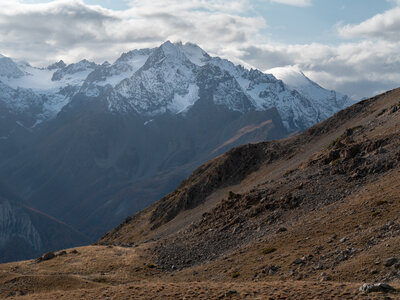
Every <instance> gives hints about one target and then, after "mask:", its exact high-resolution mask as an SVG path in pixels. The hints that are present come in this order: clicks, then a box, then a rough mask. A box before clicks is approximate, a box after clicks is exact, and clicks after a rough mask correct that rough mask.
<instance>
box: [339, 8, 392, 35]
mask: <svg viewBox="0 0 400 300" xmlns="http://www.w3.org/2000/svg"><path fill="white" fill-rule="evenodd" d="M397 3H400V1H398V2H397ZM338 30H339V34H340V35H341V36H342V37H345V38H379V39H382V38H383V39H387V40H393V41H398V40H400V7H395V8H393V9H390V10H388V11H386V12H384V13H382V14H377V15H375V16H373V17H372V18H370V19H367V20H365V21H364V22H362V23H360V24H356V25H345V26H342V27H339V28H338Z"/></svg>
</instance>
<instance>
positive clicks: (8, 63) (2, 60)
mask: <svg viewBox="0 0 400 300" xmlns="http://www.w3.org/2000/svg"><path fill="white" fill-rule="evenodd" d="M22 76H24V72H22V71H21V70H20V69H19V68H18V66H17V64H16V63H15V62H14V61H13V60H12V59H11V58H9V57H6V56H3V55H1V56H0V79H1V77H6V78H20V77H22Z"/></svg>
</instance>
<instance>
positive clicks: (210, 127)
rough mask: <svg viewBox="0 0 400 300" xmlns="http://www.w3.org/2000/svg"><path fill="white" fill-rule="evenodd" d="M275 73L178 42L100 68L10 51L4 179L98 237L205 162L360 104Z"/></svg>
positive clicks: (3, 116) (1, 107)
mask: <svg viewBox="0 0 400 300" xmlns="http://www.w3.org/2000/svg"><path fill="white" fill-rule="evenodd" d="M285 70H286V71H285ZM275 71H276V74H277V77H278V78H280V79H278V78H276V77H275V76H274V75H273V74H269V73H265V72H261V71H259V70H256V69H250V70H249V69H246V68H244V67H242V66H240V65H235V64H233V63H232V62H230V61H228V60H226V59H222V58H219V57H212V56H210V55H209V54H207V53H206V52H205V51H204V50H202V49H201V48H200V47H199V46H197V45H195V44H191V43H186V44H182V43H171V42H169V41H167V42H165V43H164V44H162V45H161V46H159V47H156V48H152V49H141V50H133V51H130V52H127V53H124V54H122V55H121V56H120V57H119V58H118V59H117V60H116V61H115V62H114V63H112V64H110V63H108V62H105V63H103V64H101V65H99V64H96V63H94V62H90V61H88V60H81V61H80V62H77V63H73V64H69V65H67V64H65V63H64V62H63V61H59V62H57V63H55V64H52V65H50V66H48V67H47V68H36V67H32V66H31V65H29V64H28V63H27V62H23V61H15V60H12V59H11V58H8V57H4V56H1V57H0V141H1V143H0V181H2V182H4V184H5V185H7V186H8V187H9V188H10V189H12V190H14V191H17V192H18V196H19V197H20V198H21V199H22V200H21V202H22V204H23V205H25V206H26V207H30V208H33V209H35V210H37V211H40V212H41V213H42V214H43V215H47V216H51V218H55V219H57V220H58V221H57V222H60V224H65V225H66V224H68V225H66V226H67V227H68V226H69V228H74V230H76V231H78V232H79V233H80V234H81V235H85V236H89V237H90V238H89V240H91V241H94V240H96V238H97V237H99V236H101V235H102V234H104V233H105V232H106V231H107V230H109V229H111V228H113V227H114V226H116V225H117V224H119V223H120V222H121V220H123V219H124V218H125V217H126V216H127V215H130V214H132V213H134V212H137V211H139V210H141V209H143V208H145V207H146V206H148V205H149V204H151V203H152V202H154V201H155V200H157V199H159V198H161V197H162V196H164V195H166V194H167V193H169V192H171V191H172V190H173V189H174V188H175V187H176V186H178V185H179V183H180V182H181V181H182V179H184V178H185V177H186V176H188V175H189V174H190V173H191V172H192V171H193V170H194V169H195V168H197V167H198V166H200V165H201V164H202V163H204V162H206V161H208V160H210V159H213V158H215V157H217V156H218V155H220V154H222V153H224V152H226V151H227V150H229V149H231V148H233V147H235V146H238V145H241V144H245V143H254V142H259V141H265V140H275V139H280V138H284V137H287V136H290V135H293V134H294V133H297V132H301V131H304V130H305V129H307V128H308V127H310V126H312V125H314V124H316V123H318V122H321V121H323V120H325V119H327V118H328V117H330V116H331V115H333V114H334V113H336V112H337V111H339V110H341V109H343V108H345V107H347V106H349V105H351V104H353V103H354V101H353V100H351V99H349V98H348V97H347V96H344V95H341V94H339V93H337V92H335V91H328V90H325V89H324V88H322V87H321V86H319V85H318V84H316V83H315V82H313V81H311V80H310V79H308V78H307V77H306V76H305V75H304V74H303V73H301V72H300V71H299V70H295V69H293V68H285V69H284V71H285V72H283V71H282V69H281V70H279V71H280V72H278V70H275ZM272 72H274V70H272ZM278 73H279V76H278ZM285 76H286V77H285ZM281 79H282V80H281ZM285 80H287V83H286V82H285ZM62 239H63V236H62V235H60V236H59V237H58V241H56V242H55V244H57V242H60V241H62ZM75 242H76V243H81V242H82V240H81V239H80V238H77V239H76V241H75ZM6 244H7V243H6V242H4V243H3V245H6ZM4 247H6V246H4Z"/></svg>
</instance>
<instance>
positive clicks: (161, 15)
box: [0, 0, 400, 98]
mask: <svg viewBox="0 0 400 300" xmlns="http://www.w3.org/2000/svg"><path fill="white" fill-rule="evenodd" d="M264 1H265V0H264ZM399 1H400V0H399ZM281 2H282V1H281ZM285 2H286V4H288V3H289V2H290V3H291V4H295V3H297V4H299V3H300V4H301V3H303V4H305V3H310V2H309V1H288V0H287V1H285ZM253 3H254V2H253ZM251 4H252V1H250V0H232V1H229V0H187V1H179V0H153V1H148V0H132V1H129V5H130V8H129V9H127V10H125V11H114V10H110V9H105V8H102V7H100V6H90V5H86V4H84V3H83V2H82V1H81V0H57V1H53V2H50V3H42V4H35V5H34V4H22V3H20V2H19V1H18V0H2V1H0V53H2V54H5V55H7V56H11V57H15V58H18V59H25V60H27V61H29V62H30V63H33V64H36V65H46V64H49V63H50V62H54V61H56V60H59V59H64V60H65V61H66V62H75V61H78V60H80V59H83V58H87V59H90V60H95V61H96V62H99V63H101V62H103V61H104V60H108V61H112V60H114V59H116V58H117V57H119V56H120V55H121V53H122V52H126V51H129V50H132V49H137V48H144V47H155V46H158V45H160V44H161V43H163V42H164V41H165V40H168V39H169V40H171V41H179V40H180V41H183V42H186V41H190V42H194V43H197V44H199V45H200V46H201V47H202V48H204V49H205V50H206V51H208V52H209V53H210V54H212V55H219V56H222V57H225V58H228V59H231V60H233V61H234V62H237V63H242V64H245V65H247V66H254V67H257V68H259V69H261V70H266V69H270V68H273V67H280V66H286V65H298V66H299V67H300V68H301V69H302V70H303V71H304V72H305V74H306V75H308V76H310V77H311V79H313V80H315V81H316V82H318V83H320V84H321V85H323V86H324V87H326V88H329V89H336V90H338V91H342V92H345V93H347V94H349V95H350V96H353V97H354V98H361V97H364V96H370V95H373V94H374V93H376V92H378V91H381V90H385V89H389V88H394V87H396V86H397V85H398V82H400V75H399V74H400V72H399V70H400V53H399V51H398V49H400V42H398V40H399V41H400V39H399V38H395V36H396V34H397V33H396V30H395V29H391V30H389V29H390V28H395V27H393V26H394V25H393V24H394V23H395V22H394V20H395V18H394V17H390V16H391V15H392V14H394V12H396V9H393V10H391V11H389V12H390V14H389V13H388V12H386V13H385V16H386V17H387V16H389V17H390V18H389V19H388V20H387V21H386V23H385V22H384V20H380V19H382V18H381V17H378V16H377V17H376V18H377V19H379V20H380V21H374V22H372V21H370V20H372V19H374V18H371V19H370V20H366V21H365V22H363V23H361V24H359V25H347V26H341V27H340V28H341V30H342V31H343V33H342V34H343V36H347V37H359V36H366V37H370V36H374V37H375V36H376V37H378V36H380V35H382V36H384V35H385V34H386V36H385V38H376V39H374V40H375V41H372V40H371V39H366V40H362V41H359V42H350V41H349V42H347V43H344V44H341V45H337V46H335V45H323V44H315V43H313V44H305V45H300V44H294V45H293V44H277V43H274V42H273V41H270V40H268V39H267V38H266V37H265V34H264V35H263V34H262V32H263V31H264V32H265V29H267V28H268V27H267V23H266V21H265V20H264V19H263V18H262V17H259V16H257V15H256V14H255V12H254V10H253V8H252V6H251ZM367 23H373V24H375V25H374V26H366V25H363V24H367ZM376 24H379V26H378V25H376ZM382 24H384V25H382ZM390 24H392V25H390ZM367 27H368V28H370V29H371V28H375V29H374V30H370V31H366V29H365V28H367ZM380 30H381V31H382V33H381V34H380ZM386 31H390V32H391V33H390V34H389V33H387V32H386ZM366 32H369V33H368V34H367V33H366ZM371 32H374V34H371Z"/></svg>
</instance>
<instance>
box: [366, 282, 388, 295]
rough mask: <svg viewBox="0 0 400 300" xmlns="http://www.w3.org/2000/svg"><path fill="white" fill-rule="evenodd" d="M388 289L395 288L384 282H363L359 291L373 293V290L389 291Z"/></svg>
mask: <svg viewBox="0 0 400 300" xmlns="http://www.w3.org/2000/svg"><path fill="white" fill-rule="evenodd" d="M390 291H395V289H394V288H393V287H392V286H390V285H388V284H386V283H374V284H370V283H364V284H363V285H362V286H361V287H360V292H365V293H374V292H385V293H386V292H390Z"/></svg>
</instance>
